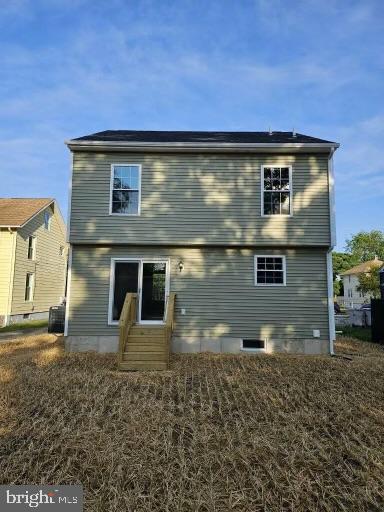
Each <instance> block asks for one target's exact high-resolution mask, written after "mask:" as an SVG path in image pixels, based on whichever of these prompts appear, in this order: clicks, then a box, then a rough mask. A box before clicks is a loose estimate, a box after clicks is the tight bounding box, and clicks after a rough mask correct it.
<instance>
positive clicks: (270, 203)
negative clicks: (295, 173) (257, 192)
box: [261, 165, 292, 215]
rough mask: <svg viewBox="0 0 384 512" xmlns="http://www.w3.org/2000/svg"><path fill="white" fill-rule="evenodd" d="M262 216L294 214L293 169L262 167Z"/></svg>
mask: <svg viewBox="0 0 384 512" xmlns="http://www.w3.org/2000/svg"><path fill="white" fill-rule="evenodd" d="M261 174H262V202H261V204H262V206H261V208H262V210H261V214H262V215H291V214H292V197H291V195H292V167H291V166H288V165H287V166H282V167H275V166H273V167H272V166H267V165H263V166H262V173H261Z"/></svg>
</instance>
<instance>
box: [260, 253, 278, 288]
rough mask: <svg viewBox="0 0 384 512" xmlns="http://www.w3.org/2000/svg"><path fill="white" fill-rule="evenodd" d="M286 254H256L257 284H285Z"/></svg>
mask: <svg viewBox="0 0 384 512" xmlns="http://www.w3.org/2000/svg"><path fill="white" fill-rule="evenodd" d="M285 283H286V266H285V256H255V285H256V286H285Z"/></svg>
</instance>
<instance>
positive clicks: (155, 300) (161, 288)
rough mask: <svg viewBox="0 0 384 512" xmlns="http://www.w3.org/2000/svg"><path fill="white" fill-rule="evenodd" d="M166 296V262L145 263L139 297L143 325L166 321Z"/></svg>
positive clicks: (142, 266) (143, 263) (142, 269)
mask: <svg viewBox="0 0 384 512" xmlns="http://www.w3.org/2000/svg"><path fill="white" fill-rule="evenodd" d="M166 295H167V263H166V262H165V261H143V262H142V265H141V287H140V297H139V299H140V308H139V315H140V317H139V318H140V322H141V323H161V322H163V321H164V313H165V300H166Z"/></svg>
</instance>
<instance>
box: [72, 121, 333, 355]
mask: <svg viewBox="0 0 384 512" xmlns="http://www.w3.org/2000/svg"><path fill="white" fill-rule="evenodd" d="M67 145H68V147H69V149H70V150H71V152H72V190H71V198H70V226H69V242H70V265H69V266H70V271H69V275H70V278H69V279H70V286H69V296H68V302H67V319H66V322H67V325H66V335H67V347H68V348H69V349H70V350H89V349H95V350H98V351H116V350H117V346H118V321H119V317H120V313H121V310H122V307H123V303H124V298H125V295H126V293H127V292H132V293H136V294H137V308H136V309H137V313H136V316H135V321H136V323H137V324H138V325H139V326H141V327H142V328H144V327H145V326H146V327H147V328H148V329H149V328H150V327H152V332H156V331H155V327H156V326H157V325H161V324H162V323H163V322H164V314H165V310H166V304H167V297H168V295H169V293H170V292H174V293H175V294H176V306H175V325H174V330H173V335H172V350H173V351H180V352H199V351H216V352H233V353H237V352H241V351H242V350H244V351H266V352H273V351H283V352H296V353H305V354H324V353H328V352H332V350H333V349H332V346H333V345H332V344H333V339H334V336H335V334H334V317H333V299H332V259H331V250H332V247H333V246H334V244H335V220H334V198H333V197H334V196H333V167H332V157H333V153H334V151H335V150H336V148H337V147H338V144H336V143H334V142H329V141H326V140H321V139H318V138H314V137H310V136H306V135H301V134H298V133H297V134H296V133H292V132H273V133H269V132H167V131H125V130H122V131H105V132H100V133H95V134H93V135H88V136H85V137H80V138H77V139H73V140H70V141H68V142H67ZM148 326H149V327H148ZM139 332H140V331H137V333H139ZM147 332H148V333H150V332H151V331H150V330H148V331H147ZM138 343H139V342H138Z"/></svg>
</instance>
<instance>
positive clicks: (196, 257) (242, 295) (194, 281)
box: [68, 246, 329, 340]
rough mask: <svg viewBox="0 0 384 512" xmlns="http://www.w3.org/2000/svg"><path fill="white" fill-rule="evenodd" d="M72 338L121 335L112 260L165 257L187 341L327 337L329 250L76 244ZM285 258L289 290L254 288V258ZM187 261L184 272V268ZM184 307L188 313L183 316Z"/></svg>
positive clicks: (179, 327)
mask: <svg viewBox="0 0 384 512" xmlns="http://www.w3.org/2000/svg"><path fill="white" fill-rule="evenodd" d="M72 250H73V254H72V269H71V276H72V277H71V293H70V302H69V326H68V328H69V331H68V334H69V335H75V336H76V335H77V336H80V335H84V336H92V335H97V336H99V335H115V334H117V333H118V328H117V327H116V326H109V325H108V299H109V287H110V286H109V284H110V265H111V258H124V257H127V258H133V257H138V258H166V259H168V258H169V259H170V262H171V269H170V270H171V272H170V273H171V275H170V291H173V292H176V294H177V299H176V313H175V318H176V325H175V331H174V336H175V337H176V338H188V339H199V338H200V339H207V340H209V339H220V338H223V337H237V338H243V337H244V338H268V339H279V338H280V339H284V340H289V339H297V340H301V339H311V338H312V335H313V332H312V331H313V329H320V331H321V339H322V340H328V339H329V338H328V336H329V334H328V333H329V330H328V307H327V269H326V252H325V251H324V250H321V249H318V250H316V249H287V248H282V249H280V250H276V249H261V248H257V250H252V249H234V248H232V249H230V248H181V247H180V248H175V247H173V248H166V247H161V248H159V247H157V248H151V247H148V246H147V247H122V246H115V247H91V246H73V248H72ZM256 254H261V255H264V254H276V255H285V256H286V266H287V278H286V281H287V285H286V286H281V287H277V286H276V287H256V286H254V255H256ZM180 261H183V263H184V270H182V271H181V272H180V270H179V268H178V265H179V262H180ZM180 308H185V309H186V315H181V314H180Z"/></svg>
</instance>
